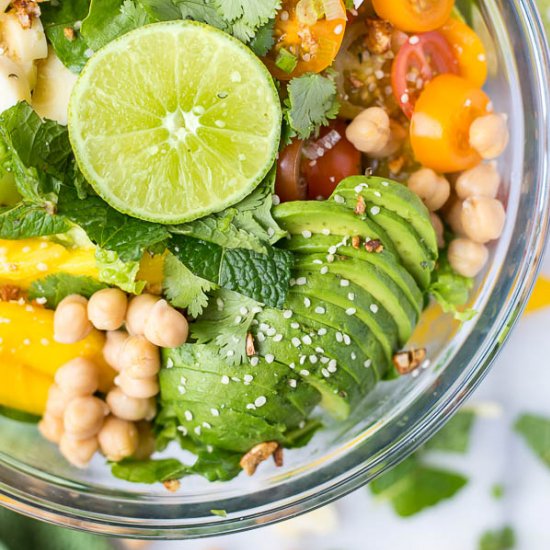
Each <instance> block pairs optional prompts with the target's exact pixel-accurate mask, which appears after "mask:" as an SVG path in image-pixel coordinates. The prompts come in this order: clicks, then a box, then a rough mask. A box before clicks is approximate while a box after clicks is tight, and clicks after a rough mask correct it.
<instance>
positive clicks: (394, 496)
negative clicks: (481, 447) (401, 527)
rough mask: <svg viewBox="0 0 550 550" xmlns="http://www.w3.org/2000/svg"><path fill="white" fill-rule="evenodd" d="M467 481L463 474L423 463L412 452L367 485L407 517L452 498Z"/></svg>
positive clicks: (401, 514)
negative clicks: (410, 455) (411, 454)
mask: <svg viewBox="0 0 550 550" xmlns="http://www.w3.org/2000/svg"><path fill="white" fill-rule="evenodd" d="M466 483H467V479H466V478H465V477H464V476H462V475H460V474H456V473H454V472H449V471H446V470H441V469H437V468H433V467H431V466H425V465H423V464H421V463H420V462H419V461H418V459H417V458H416V457H415V456H412V457H410V458H408V459H406V460H405V461H404V462H402V463H401V464H399V465H398V466H396V467H395V468H394V469H393V470H390V471H389V472H387V473H386V474H384V475H382V476H381V477H380V478H378V479H375V480H374V481H373V482H372V483H371V484H370V488H371V491H372V492H373V494H375V495H376V496H378V497H380V498H381V499H386V500H389V501H390V502H391V505H392V507H393V509H394V510H395V512H396V513H397V514H398V515H399V516H401V517H409V516H412V515H415V514H418V513H419V512H421V511H422V510H425V509H426V508H429V507H430V506H434V505H436V504H437V503H439V502H441V501H442V500H447V499H449V498H452V497H453V496H454V495H455V494H456V493H458V492H459V491H460V490H461V489H462V488H463V487H464V486H465V485H466Z"/></svg>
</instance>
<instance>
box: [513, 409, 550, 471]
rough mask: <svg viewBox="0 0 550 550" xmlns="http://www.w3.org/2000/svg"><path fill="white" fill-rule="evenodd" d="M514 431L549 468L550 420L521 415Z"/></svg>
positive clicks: (531, 415)
mask: <svg viewBox="0 0 550 550" xmlns="http://www.w3.org/2000/svg"><path fill="white" fill-rule="evenodd" d="M514 430H515V431H516V432H517V433H519V434H520V435H521V436H522V437H523V439H524V440H525V442H526V443H527V445H528V446H529V447H530V448H531V450H532V451H534V452H535V454H536V455H538V457H539V458H540V459H541V460H542V461H543V462H544V463H545V464H546V466H548V467H550V418H545V417H543V416H537V415H534V414H523V415H521V416H520V417H519V418H518V419H517V421H516V423H515V425H514Z"/></svg>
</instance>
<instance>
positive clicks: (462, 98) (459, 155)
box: [410, 74, 490, 173]
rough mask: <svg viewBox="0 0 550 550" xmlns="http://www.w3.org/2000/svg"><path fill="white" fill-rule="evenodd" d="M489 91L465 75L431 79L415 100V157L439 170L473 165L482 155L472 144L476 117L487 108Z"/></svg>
mask: <svg viewBox="0 0 550 550" xmlns="http://www.w3.org/2000/svg"><path fill="white" fill-rule="evenodd" d="M489 103H490V100H489V98H488V97H487V95H486V94H485V93H484V92H483V91H482V90H480V89H479V88H478V87H476V86H474V85H473V84H472V83H471V82H469V81H468V80H466V79H465V78H463V77H460V76H456V75H450V74H444V75H440V76H438V77H436V78H434V80H432V81H431V82H430V83H429V84H428V85H427V86H426V88H425V89H424V91H423V92H422V94H421V96H420V97H419V98H418V101H417V102H416V108H415V111H414V114H413V117H412V119H411V128H410V135H411V145H412V148H413V151H414V154H415V156H416V160H417V161H418V162H419V163H420V164H422V165H423V166H426V167H428V168H431V169H432V170H435V171H436V172H442V173H444V172H458V171H461V170H468V169H469V168H473V167H474V166H476V165H477V164H479V162H481V157H480V156H479V154H478V153H477V151H475V150H474V149H472V147H470V138H469V131H470V126H471V124H472V122H473V121H474V119H476V118H477V117H479V116H483V115H485V114H487V112H488V105H489Z"/></svg>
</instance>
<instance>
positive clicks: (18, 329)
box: [0, 301, 115, 391]
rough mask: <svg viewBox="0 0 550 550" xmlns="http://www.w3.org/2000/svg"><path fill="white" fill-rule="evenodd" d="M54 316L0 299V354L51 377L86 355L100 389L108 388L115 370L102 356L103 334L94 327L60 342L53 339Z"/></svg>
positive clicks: (43, 310) (45, 311)
mask: <svg viewBox="0 0 550 550" xmlns="http://www.w3.org/2000/svg"><path fill="white" fill-rule="evenodd" d="M53 317H54V312H53V311H51V310H49V309H45V308H43V307H41V306H37V305H30V304H28V303H25V302H23V301H20V302H0V356H4V357H7V358H8V359H9V360H10V361H12V362H14V361H17V362H18V363H21V364H23V365H24V366H25V367H28V368H30V369H34V370H36V371H39V372H41V373H43V374H45V375H46V376H49V377H52V378H53V376H54V374H55V372H56V371H57V369H58V368H59V367H61V366H62V365H64V364H65V363H67V362H68V361H70V360H71V359H74V358H76V357H87V358H89V359H91V360H92V361H94V362H95V364H96V365H97V366H98V367H99V369H100V390H102V391H106V390H108V389H109V388H110V387H111V386H112V382H113V378H114V376H115V372H114V371H113V369H111V367H109V365H107V363H106V362H105V360H104V359H103V345H104V342H105V336H104V335H103V334H102V333H101V332H99V331H97V330H94V331H93V332H92V333H91V334H90V335H89V336H87V337H86V338H85V339H84V340H82V341H81V342H77V343H76V344H59V343H57V342H55V341H54V339H53V331H54V327H53ZM2 384H4V382H3V381H2V380H0V385H2Z"/></svg>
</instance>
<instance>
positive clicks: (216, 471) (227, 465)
mask: <svg viewBox="0 0 550 550" xmlns="http://www.w3.org/2000/svg"><path fill="white" fill-rule="evenodd" d="M197 456H198V458H197V461H196V462H195V464H193V466H191V468H190V470H191V472H192V473H194V474H198V475H201V476H202V477H204V478H206V479H207V480H208V481H229V480H230V479H233V478H234V477H237V476H238V475H239V474H240V472H241V466H240V464H239V462H240V461H241V458H242V454H240V453H234V452H231V451H224V450H222V449H213V450H211V451H208V450H207V449H200V450H199V451H198V453H197Z"/></svg>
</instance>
